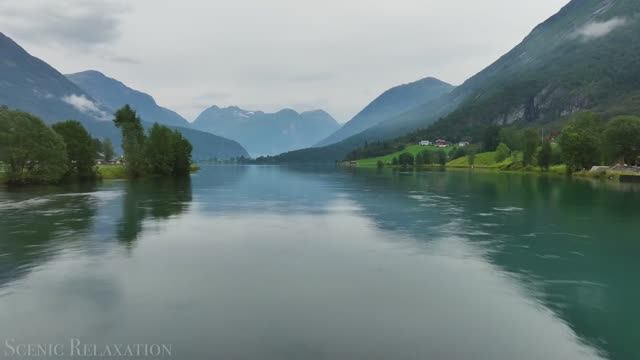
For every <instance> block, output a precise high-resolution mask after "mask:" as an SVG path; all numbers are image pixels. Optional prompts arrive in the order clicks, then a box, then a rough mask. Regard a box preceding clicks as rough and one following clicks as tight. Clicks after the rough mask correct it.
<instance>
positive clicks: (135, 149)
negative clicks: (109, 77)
mask: <svg viewBox="0 0 640 360" xmlns="http://www.w3.org/2000/svg"><path fill="white" fill-rule="evenodd" d="M113 123H114V124H115V125H116V127H118V128H120V129H121V131H122V149H123V150H124V159H125V165H126V169H127V174H129V176H131V177H139V176H141V175H143V174H144V172H145V170H146V161H145V158H144V155H145V135H144V129H143V128H142V121H141V120H140V118H139V117H138V115H137V114H136V112H135V111H134V110H133V109H132V108H131V107H130V106H129V105H125V106H124V107H122V108H121V109H120V110H118V111H116V114H115V119H113Z"/></svg>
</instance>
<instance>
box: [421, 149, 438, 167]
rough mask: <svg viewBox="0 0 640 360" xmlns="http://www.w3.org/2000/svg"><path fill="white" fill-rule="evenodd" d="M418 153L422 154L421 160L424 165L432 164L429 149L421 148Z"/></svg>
mask: <svg viewBox="0 0 640 360" xmlns="http://www.w3.org/2000/svg"><path fill="white" fill-rule="evenodd" d="M420 154H421V155H422V162H423V163H424V164H425V165H431V164H433V163H434V162H435V161H434V159H433V152H432V151H430V150H422V152H420Z"/></svg>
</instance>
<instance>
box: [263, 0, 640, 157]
mask: <svg viewBox="0 0 640 360" xmlns="http://www.w3.org/2000/svg"><path fill="white" fill-rule="evenodd" d="M639 13H640V1H637V0H573V1H571V2H569V3H568V4H567V5H566V6H565V7H564V8H562V9H561V10H560V11H559V12H558V13H557V14H555V15H553V16H552V17H551V18H549V19H548V20H546V21H545V22H543V23H542V24H540V25H538V26H537V27H536V28H535V29H534V30H533V31H532V32H531V33H530V34H529V35H528V36H527V37H526V38H525V39H524V40H523V41H522V42H521V43H520V44H518V45H517V46H516V47H515V48H514V49H512V50H511V51H509V52H508V53H507V54H505V55H504V56H502V57H501V58H499V59H498V60H497V61H496V62H494V63H493V64H491V65H490V66H488V67H487V68H485V69H484V70H482V71H481V72H479V73H478V74H476V75H474V76H473V77H471V78H470V79H468V80H467V81H465V82H464V83H463V84H462V85H460V86H458V87H456V88H455V89H454V90H452V91H451V92H450V93H449V94H447V95H444V96H442V97H440V98H436V99H434V100H432V101H430V102H428V103H425V104H424V105H421V106H419V107H417V108H414V109H412V110H409V111H407V112H405V113H403V114H400V115H398V116H395V117H392V118H389V119H387V120H384V121H382V122H380V123H379V124H378V125H376V126H374V127H371V128H369V129H367V130H365V131H363V132H361V133H359V134H356V135H354V136H352V137H350V138H347V139H345V140H343V141H341V142H339V143H336V144H332V145H329V146H325V147H322V148H316V149H304V150H301V151H297V152H292V153H288V154H282V155H281V156H279V157H277V158H275V159H273V160H274V161H278V162H304V161H306V159H309V160H308V161H316V162H317V161H334V160H340V159H342V158H344V156H346V154H348V153H349V152H350V151H351V150H353V149H355V148H357V147H360V146H363V145H365V143H366V142H373V141H379V140H385V141H391V140H393V139H394V138H397V137H399V136H403V135H406V134H407V133H411V132H414V131H416V130H418V129H422V130H419V131H417V132H415V133H413V134H412V136H411V137H410V138H407V139H405V141H410V140H411V138H421V137H429V138H435V137H447V138H450V139H452V140H456V139H459V138H462V137H466V136H470V137H472V138H479V137H480V134H481V133H482V131H483V130H484V129H485V128H486V127H487V126H489V125H491V124H497V125H510V124H522V125H536V126H538V125H541V124H546V123H549V122H557V121H563V120H564V119H566V118H568V117H569V116H570V115H571V114H573V113H575V112H578V111H584V110H592V111H597V112H601V113H605V114H608V115H615V114H624V113H631V114H633V113H640V100H639V99H640V41H639V40H640V35H639V34H640V16H638V15H639Z"/></svg>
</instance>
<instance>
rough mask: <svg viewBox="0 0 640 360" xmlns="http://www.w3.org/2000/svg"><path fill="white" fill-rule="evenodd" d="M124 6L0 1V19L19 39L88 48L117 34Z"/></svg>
mask: <svg viewBox="0 0 640 360" xmlns="http://www.w3.org/2000/svg"><path fill="white" fill-rule="evenodd" d="M127 8H128V7H127V6H126V5H125V4H123V3H118V2H116V1H110V0H75V1H74V0H59V1H37V0H22V1H20V2H18V1H6V2H5V1H0V22H2V24H3V28H4V29H5V30H6V31H7V33H9V34H11V35H13V36H15V37H17V38H18V39H19V40H26V41H30V42H32V43H39V44H55V45H62V46H65V47H67V46H70V45H71V46H76V47H80V48H83V49H90V48H92V47H94V46H96V45H103V44H108V43H111V42H113V41H115V40H116V39H117V38H118V37H119V35H120V32H119V27H120V18H121V16H122V15H123V14H124V13H125V12H126V10H127Z"/></svg>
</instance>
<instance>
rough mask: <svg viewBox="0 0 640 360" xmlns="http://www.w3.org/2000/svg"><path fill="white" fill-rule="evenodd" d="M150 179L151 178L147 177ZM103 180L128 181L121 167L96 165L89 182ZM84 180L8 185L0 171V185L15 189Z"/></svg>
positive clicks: (194, 169) (196, 168) (194, 166)
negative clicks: (94, 173)
mask: <svg viewBox="0 0 640 360" xmlns="http://www.w3.org/2000/svg"><path fill="white" fill-rule="evenodd" d="M199 170H200V166H199V165H197V164H191V167H190V169H189V174H193V173H196V172H198V171H199ZM147 177H152V176H147ZM104 180H129V177H128V176H127V174H126V172H125V168H124V166H122V165H96V177H95V179H91V180H89V181H104ZM83 181H85V180H79V179H71V180H68V181H65V180H63V181H61V182H59V183H43V184H40V183H36V184H20V185H15V184H14V185H10V184H9V183H8V181H7V178H6V173H5V172H3V171H0V185H2V186H12V187H13V186H15V187H23V186H38V185H60V184H72V183H78V182H83Z"/></svg>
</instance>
